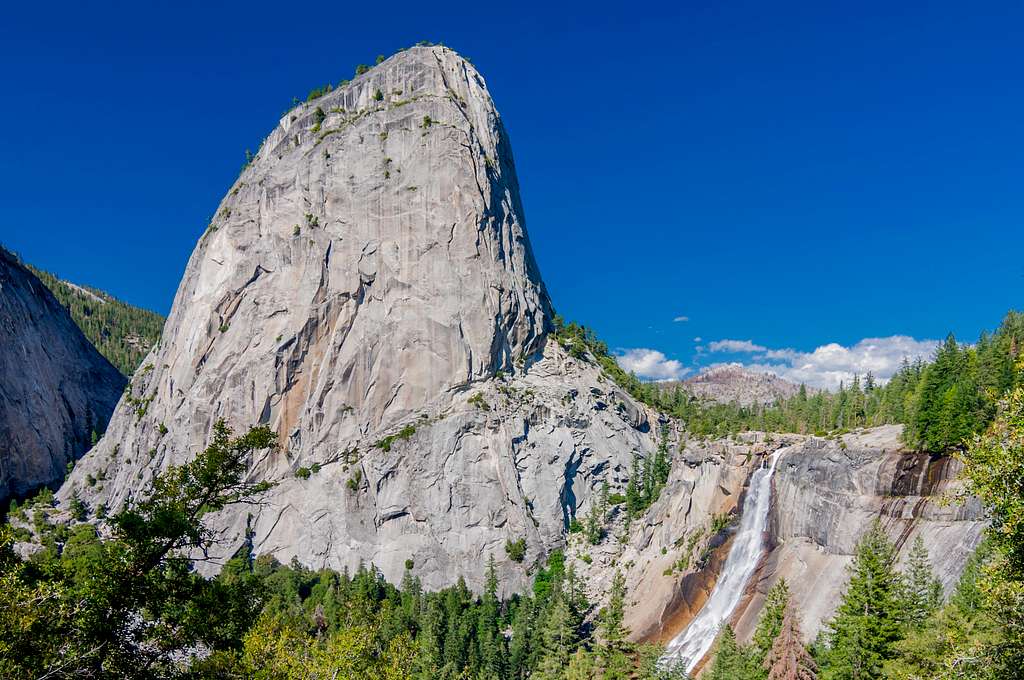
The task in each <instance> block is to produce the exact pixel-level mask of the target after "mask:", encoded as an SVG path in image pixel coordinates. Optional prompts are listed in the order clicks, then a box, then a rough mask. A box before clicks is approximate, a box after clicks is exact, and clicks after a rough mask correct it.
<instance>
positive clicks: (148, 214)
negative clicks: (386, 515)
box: [0, 2, 1024, 384]
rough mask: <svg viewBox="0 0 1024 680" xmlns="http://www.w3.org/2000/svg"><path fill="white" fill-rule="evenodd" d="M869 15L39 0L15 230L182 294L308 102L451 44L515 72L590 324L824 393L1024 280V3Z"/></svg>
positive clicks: (2, 110)
mask: <svg viewBox="0 0 1024 680" xmlns="http://www.w3.org/2000/svg"><path fill="white" fill-rule="evenodd" d="M143 4H144V5H145V7H140V6H139V5H143ZM841 5H842V3H809V2H808V3H785V2H775V3H749V2H729V3H710V2H703V3H671V4H669V3H666V4H665V5H659V4H638V3H628V4H626V3H622V4H620V5H618V6H616V7H608V8H600V7H599V6H598V5H596V4H594V3H586V4H579V5H574V4H573V3H550V2H548V3H543V4H536V5H530V4H529V3H525V4H524V3H515V4H513V3H472V4H466V5H464V6H461V7H459V6H456V4H455V3H422V2H420V3H411V4H408V5H403V4H401V3H394V2H391V3H387V5H386V11H384V12H381V9H382V8H383V7H384V5H381V4H380V3H345V4H340V3H313V4H309V3H305V4H301V3H300V4H292V5H287V4H285V5H282V4H280V3H274V4H266V5H261V4H260V3H254V2H249V3H244V4H243V3H237V4H228V3H187V2H186V3H137V4H136V3H90V4H89V5H88V7H86V6H85V4H84V3H66V4H65V3H61V2H56V3H50V4H46V5H40V7H41V9H33V8H30V7H28V3H17V4H16V5H13V6H11V7H8V8H5V13H4V14H5V16H4V21H3V22H2V24H0V78H2V82H3V84H4V87H3V88H2V90H3V91H2V94H0V97H2V98H3V101H2V102H0V104H2V106H0V124H2V125H3V127H4V129H5V131H6V132H5V135H4V144H3V148H2V150H0V186H2V187H3V197H4V201H3V206H4V210H3V213H2V214H0V242H3V243H4V244H6V245H7V246H8V247H10V248H12V249H14V250H16V251H18V252H19V253H20V254H21V255H22V256H23V257H24V258H25V259H26V260H28V261H30V262H32V263H34V264H37V265H39V266H41V267H44V268H46V269H49V270H52V271H55V272H56V273H58V274H60V275H61V276H63V277H65V278H68V279H70V280H73V281H75V282H80V283H86V284H91V285H95V286H98V287H100V288H103V289H106V290H108V291H110V292H111V293H113V294H115V295H117V296H119V297H121V298H124V299H126V300H128V301H130V302H133V303H135V304H139V305H142V306H146V307H150V308H153V309H156V310H158V311H161V312H166V311H167V310H168V308H169V306H170V303H171V300H172V297H173V294H174V291H175V289H176V287H177V284H178V280H179V277H180V275H181V272H182V270H183V267H184V265H185V261H186V259H187V257H188V255H189V253H190V252H191V250H192V248H193V246H194V245H195V242H196V239H197V238H198V236H199V235H200V233H201V232H202V230H203V228H204V227H205V225H206V224H207V221H208V219H209V216H210V215H211V214H212V213H213V211H214V209H215V206H216V204H217V203H218V201H219V200H220V198H221V196H222V194H223V193H224V192H225V191H226V190H227V188H228V187H229V185H230V183H231V182H232V180H233V179H234V177H235V176H236V175H237V172H238V170H239V167H240V165H241V163H242V161H243V157H244V151H245V149H246V148H251V149H255V148H256V147H257V146H258V145H259V143H260V140H261V139H262V138H263V136H265V135H266V134H267V133H268V132H269V131H270V130H271V129H272V127H273V126H274V124H275V122H276V121H277V119H278V117H279V115H280V114H281V112H282V111H283V110H284V109H285V108H287V107H288V105H289V102H290V101H291V98H292V97H293V96H299V97H302V96H304V95H305V93H306V92H307V91H308V90H309V89H311V88H312V87H314V86H317V85H321V84H323V83H325V82H328V81H330V82H337V81H339V80H341V79H342V78H348V77H351V73H352V70H353V68H354V66H355V65H356V64H358V63H361V62H365V63H372V61H373V58H374V57H375V56H376V55H377V54H385V55H387V54H390V53H392V52H393V51H394V50H395V49H396V48H398V47H401V46H406V45H410V44H412V43H414V42H416V41H418V40H422V39H427V40H432V41H440V42H444V43H445V44H447V45H449V46H451V47H454V48H455V49H457V50H459V51H460V52H462V53H463V54H465V55H466V56H469V57H471V58H472V59H473V61H474V63H475V64H476V65H477V67H478V68H479V69H480V70H481V71H482V73H483V74H484V76H485V77H486V79H487V81H488V85H489V87H490V90H491V92H492V94H493V95H494V97H495V100H496V102H497V105H498V107H499V110H500V111H501V113H502V116H503V118H504V120H505V124H506V126H507V128H508V129H509V132H510V134H511V137H512V143H513V148H514V150H515V155H516V162H517V168H518V170H519V174H520V182H521V185H522V189H523V199H524V203H525V208H526V218H527V225H528V229H529V231H530V236H531V239H532V241H533V246H534V250H535V252H536V255H537V258H538V260H539V262H540V265H541V270H542V272H543V275H544V278H545V281H546V283H547V285H548V288H549V289H550V292H551V294H552V297H553V299H554V301H555V304H556V307H557V308H558V310H559V311H560V312H561V313H562V314H564V315H565V316H566V317H568V318H571V319H576V320H578V321H581V322H583V323H585V324H587V325H589V326H592V327H593V328H594V329H595V330H596V331H597V332H598V334H599V335H600V336H601V337H603V338H604V339H606V340H607V342H608V344H609V345H610V346H611V347H613V348H616V349H617V350H618V351H620V352H622V353H625V356H626V357H627V359H625V360H624V361H626V362H627V363H628V362H629V361H631V360H632V359H629V357H633V359H635V361H634V363H633V364H632V366H633V367H635V368H637V369H638V370H640V371H641V372H646V374H647V375H649V376H650V377H654V378H658V377H673V376H678V375H683V374H684V373H685V372H686V371H688V370H692V369H693V367H694V366H695V365H706V364H709V363H714V362H717V361H731V360H741V361H744V362H746V363H750V364H754V365H758V366H769V365H774V366H777V367H781V368H780V369H779V370H780V372H782V373H784V374H787V375H790V376H791V377H795V378H799V379H809V380H810V381H811V382H814V381H818V382H821V383H822V384H825V383H827V382H828V381H830V380H831V378H828V379H826V378H824V377H822V376H825V375H826V374H828V373H829V371H833V369H836V367H837V366H847V369H843V370H848V371H861V370H863V369H864V367H869V366H873V365H876V364H878V362H879V361H881V362H882V363H885V362H886V361H888V362H889V363H891V362H892V361H895V359H893V357H894V356H896V355H897V354H899V353H900V352H901V351H905V350H907V348H911V349H914V350H915V351H918V350H920V347H923V346H924V345H921V346H919V345H914V344H908V343H911V342H912V340H911V339H917V340H919V341H920V340H926V339H929V338H940V337H943V336H944V335H945V334H946V333H947V332H949V331H954V332H955V333H956V334H957V335H958V336H960V337H962V338H964V339H974V338H975V337H976V336H977V334H978V332H979V331H980V330H981V329H982V328H986V327H992V326H994V325H995V324H996V323H998V321H999V319H1000V318H1001V316H1002V314H1003V313H1004V312H1005V311H1006V310H1007V309H1009V308H1012V307H1020V306H1021V300H1022V293H1024V258H1022V256H1021V254H1022V245H1024V237H1022V234H1024V229H1022V218H1024V191H1022V178H1024V125H1022V121H1024V87H1022V85H1024V82H1022V81H1024V68H1022V67H1024V63H1022V62H1024V58H1022V50H1021V49H1020V31H1019V28H1020V27H1021V26H1022V25H1024V6H1022V5H1021V4H1020V3H971V4H970V5H968V4H965V3H935V2H931V3H920V4H918V3H890V2H886V3H871V2H867V3H857V4H849V3H846V5H845V6H841ZM677 317H687V320H686V321H674V319H676V318H677ZM891 336H906V339H905V340H899V341H894V340H892V339H891ZM695 338H701V340H699V341H698V340H695ZM865 338H869V339H870V338H881V339H883V340H884V342H873V341H869V342H868V343H867V344H864V343H863V342H862V341H863V340H864V339H865ZM727 340H731V341H749V342H750V345H747V346H740V345H734V344H729V343H725V344H718V345H714V347H716V348H718V349H719V350H720V351H716V352H712V351H711V348H712V347H713V346H712V345H711V344H710V343H712V342H717V343H723V341H727ZM830 343H835V345H834V346H833V345H831V344H830ZM858 343H861V344H860V345H858ZM753 347H758V348H762V349H755V350H753V351H746V350H748V349H751V348H753ZM837 347H838V348H839V350H836V349H835V348H837ZM858 347H860V349H858ZM699 348H700V349H699ZM823 348H824V351H823V352H821V351H816V350H820V349H823ZM900 348H903V349H902V350H901V349H900ZM738 349H739V350H741V351H737V350H738ZM630 350H633V353H632V354H630V353H629V351H630ZM640 350H645V351H646V352H647V353H641V354H637V352H638V351H640ZM840 350H842V351H840ZM921 351H923V350H921ZM652 352H653V353H660V354H657V355H655V354H651V353H652ZM844 352H845V354H844ZM883 358H884V359H885V361H882V359H883ZM876 360H877V361H876ZM890 360H891V361H890ZM873 361H875V362H876V363H872V362H873ZM673 362H675V363H673ZM878 365H881V364H878ZM886 365H888V364H886ZM802 367H803V368H804V369H806V371H809V372H810V373H808V374H807V375H811V378H806V377H801V376H802V375H803V374H800V373H799V372H800V370H801V368H802ZM858 367H859V368H858ZM819 369H820V370H819ZM833 372H834V371H833ZM876 372H878V371H876Z"/></svg>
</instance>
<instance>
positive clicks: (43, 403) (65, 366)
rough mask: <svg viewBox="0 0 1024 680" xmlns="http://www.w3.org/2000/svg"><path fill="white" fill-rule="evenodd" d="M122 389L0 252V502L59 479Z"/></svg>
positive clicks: (40, 288)
mask: <svg viewBox="0 0 1024 680" xmlns="http://www.w3.org/2000/svg"><path fill="white" fill-rule="evenodd" d="M123 388H124V378H123V377H122V376H121V374H120V373H118V371H117V369H115V368H114V367H113V366H111V365H110V363H109V362H108V361H107V360H106V359H104V358H103V357H102V356H100V354H99V352H97V351H96V349H95V348H94V347H93V346H92V345H91V344H90V343H89V341H88V340H87V339H86V338H85V336H84V335H82V332H81V331H80V330H79V329H78V326H76V325H75V323H74V321H72V320H71V317H70V316H69V315H68V313H67V311H66V310H65V309H64V308H63V307H61V305H60V303H58V302H57V300H56V298H54V297H53V295H52V294H51V293H50V291H49V290H47V288H46V286H44V285H43V284H42V282H41V281H39V279H37V278H36V277H35V276H34V275H33V274H32V273H31V272H30V271H28V269H27V268H25V267H24V266H22V265H21V263H19V262H18V261H17V259H16V258H15V257H14V256H13V255H11V254H10V253H8V252H7V251H6V250H4V249H2V248H0V502H2V501H4V500H5V499H6V498H7V497H8V496H10V495H22V494H26V493H28V492H29V491H31V490H32V489H35V488H36V487H39V486H42V485H45V484H53V483H54V482H56V481H58V480H60V479H62V478H63V477H64V472H65V468H66V466H67V464H68V463H69V462H70V461H72V460H74V459H75V458H77V457H78V456H80V455H81V454H82V453H83V452H84V451H85V450H86V449H87V448H88V447H89V444H90V440H91V437H92V433H93V431H94V430H95V431H98V432H102V431H103V428H104V426H105V425H106V423H107V420H109V418H110V414H111V413H112V412H113V410H114V405H115V404H116V403H117V400H118V398H119V397H120V396H121V392H122V390H123Z"/></svg>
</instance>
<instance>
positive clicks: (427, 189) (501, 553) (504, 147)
mask: <svg viewBox="0 0 1024 680" xmlns="http://www.w3.org/2000/svg"><path fill="white" fill-rule="evenodd" d="M551 318H552V315H551V309H550V302H549V300H548V297H547V294H546V292H545V290H544V286H543V283H542V281H541V278H540V275H539V273H538V271H537V267H536V264H535V262H534V258H533V255H532V253H531V250H530V245H529V241H528V238H527V235H526V230H525V226H524V221H523V213H522V206H521V204H520V197H519V188H518V183H517V179H516V175H515V167H514V163H513V159H512V154H511V150H510V146H509V141H508V137H507V135H506V133H505V130H504V128H503V126H502V124H501V120H500V118H499V116H498V114H497V112H496V110H495V108H494V105H493V102H492V101H491V98H490V96H489V94H488V92H487V89H486V86H485V84H484V81H483V78H482V77H481V76H480V74H479V73H477V71H476V70H475V69H474V68H473V66H472V65H470V64H469V63H468V62H467V61H465V60H464V59H462V58H461V57H459V56H458V55H456V54H455V53H454V52H452V51H451V50H449V49H446V48H442V47H422V48H413V49H410V50H407V51H404V52H402V53H400V54H398V55H396V56H394V57H392V58H391V59H388V60H387V61H385V62H384V63H382V64H380V65H379V66H377V67H376V68H374V69H371V70H370V71H369V72H368V73H366V74H364V75H362V76H359V77H358V78H356V79H355V80H354V81H352V82H351V83H350V84H348V85H346V86H344V87H342V88H340V89H337V90H335V91H333V92H331V93H329V94H327V95H325V96H323V97H321V98H319V99H317V100H316V101H314V102H311V103H308V104H303V105H300V106H299V107H298V108H296V109H294V110H293V111H291V112H289V113H288V114H286V115H285V116H284V117H283V118H282V119H281V121H280V122H279V124H278V126H277V127H276V128H275V130H274V131H273V132H272V133H271V134H270V135H269V136H268V137H267V139H266V140H265V141H264V143H263V145H262V147H261V149H260V151H259V153H258V154H257V155H256V157H255V158H254V159H253V161H252V163H251V164H250V165H249V166H248V167H247V168H246V169H245V170H244V171H243V172H242V174H241V176H240V177H239V178H238V180H237V182H236V183H235V185H234V186H233V187H232V188H231V190H230V192H229V193H228V195H227V196H226V197H225V198H224V200H223V202H222V204H221V205H220V207H219V209H218V212H217V215H216V217H215V218H214V220H213V222H212V224H211V225H210V228H209V230H208V231H207V233H206V234H205V235H204V236H203V237H202V239H201V240H200V242H199V243H198V245H197V246H196V249H195V251H194V253H193V254H192V257H191V259H190V260H189V263H188V266H187V268H186V271H185V274H184V278H183V280H182V282H181V285H180V287H179V289H178V292H177V295H176V297H175V301H174V305H173V308H172V310H171V313H170V316H169V317H168V319H167V323H166V326H165V328H164V332H163V335H162V341H161V342H160V343H159V345H158V346H157V348H156V349H154V351H153V352H152V353H151V354H150V356H149V357H148V358H147V360H146V361H145V362H144V366H143V368H142V369H140V370H139V371H138V372H136V374H135V377H134V378H133V381H132V385H131V389H130V392H129V393H128V394H127V395H126V397H125V398H124V399H123V400H122V402H121V404H120V405H119V407H118V409H117V412H116V414H115V415H114V418H113V420H112V422H111V424H110V427H109V429H108V431H107V435H106V436H105V437H104V438H103V440H102V441H101V442H100V443H99V445H98V446H97V447H96V448H95V449H94V450H93V451H92V452H91V453H90V454H89V456H88V457H87V459H86V460H85V461H83V464H82V465H80V466H79V469H76V472H75V474H74V475H73V476H72V477H71V479H70V480H69V481H68V483H67V484H66V485H65V487H64V489H63V490H62V492H61V494H60V498H62V499H67V498H68V497H69V495H70V494H71V493H73V492H78V493H80V494H81V495H82V497H83V499H84V500H85V501H86V502H88V503H91V504H93V505H96V504H99V503H101V502H103V503H106V504H107V505H108V507H110V508H116V507H117V506H118V505H120V504H122V503H123V502H125V501H126V500H127V499H129V498H132V497H135V496H137V494H139V493H140V491H142V490H144V489H145V488H146V485H147V484H148V482H149V480H150V479H151V478H152V476H153V475H154V474H155V473H157V472H158V471H159V470H161V469H164V468H165V467H166V466H168V465H171V464H176V463H181V462H182V461H184V460H186V459H187V458H188V457H190V456H192V455H194V453H195V452H196V451H197V450H199V449H201V448H202V447H203V446H204V445H205V444H206V442H207V441H208V438H209V435H210V432H211V428H212V426H213V424H214V422H215V421H217V420H218V419H224V420H226V421H227V423H228V424H229V425H231V426H232V427H233V428H235V429H236V430H241V429H244V428H247V427H249V426H251V425H255V424H265V425H268V426H269V427H271V428H273V429H274V430H275V431H276V432H277V433H278V435H279V442H280V447H279V449H278V450H277V451H270V452H265V453H264V454H262V455H260V456H258V457H257V458H256V459H255V460H253V461H252V465H251V474H252V476H253V477H258V478H260V479H266V480H271V481H274V482H277V486H276V487H275V488H274V490H273V491H272V492H271V493H269V494H268V495H267V497H266V502H265V504H264V505H263V506H261V507H259V508H255V509H253V508H241V509H234V510H231V511H229V512H225V513H222V514H221V515H219V516H217V517H214V518H212V519H211V521H212V522H213V523H214V524H216V526H217V528H219V529H223V530H224V532H225V533H224V535H225V539H226V540H225V543H224V545H223V546H222V550H223V554H222V555H221V556H222V557H223V556H224V555H227V554H230V552H232V551H233V550H234V549H235V548H236V547H237V546H238V545H239V544H240V543H241V542H242V540H243V538H244V536H245V535H246V534H247V533H248V534H250V535H251V536H252V542H253V545H254V548H255V550H256V551H257V552H260V553H272V554H274V555H276V556H277V557H278V558H280V559H281V560H283V561H288V560H290V559H291V558H292V557H296V558H298V559H299V560H300V561H301V562H304V563H305V564H307V565H310V566H314V567H321V566H326V567H333V568H337V569H341V568H343V567H346V566H347V567H355V566H356V564H357V563H358V562H359V561H366V562H373V563H375V564H376V565H377V566H378V567H380V568H381V569H382V570H383V572H384V574H385V575H386V576H387V577H388V578H391V579H398V578H400V576H401V573H402V570H403V569H404V565H405V563H406V560H412V561H413V563H414V564H415V571H416V573H417V575H419V576H420V577H421V578H422V579H423V582H424V585H425V586H427V587H430V588H436V587H440V586H444V585H447V584H450V583H452V582H454V581H455V580H456V579H457V578H458V577H459V576H460V575H465V576H466V577H467V579H468V581H469V582H470V584H471V585H480V584H481V583H482V574H483V566H484V564H485V562H486V560H487V557H488V556H490V555H494V556H495V557H496V558H497V559H498V561H499V565H500V567H501V570H502V572H503V574H502V575H503V577H504V579H505V580H506V582H508V583H510V584H512V585H513V586H518V585H521V584H522V583H524V582H525V579H526V570H527V569H528V568H529V566H530V561H532V560H534V559H537V558H538V557H540V556H541V555H542V554H544V553H546V552H547V551H548V550H550V549H552V548H554V547H556V546H558V545H561V543H562V541H563V537H564V535H565V530H566V527H567V525H568V523H569V521H570V519H571V518H572V516H573V515H574V513H575V512H576V509H577V508H578V507H581V506H584V505H586V504H587V503H588V502H589V501H590V499H591V497H592V495H593V494H594V490H595V488H598V487H599V486H600V484H601V482H603V481H608V482H609V484H611V485H612V487H613V489H621V488H622V485H623V484H624V475H625V473H626V472H627V471H628V469H629V466H630V463H631V461H632V458H633V456H634V455H636V454H638V453H639V454H643V453H647V452H650V451H652V450H653V449H654V448H655V446H656V437H657V427H654V426H652V424H651V423H652V422H654V420H653V419H654V416H653V414H650V413H648V412H647V411H646V409H644V408H643V407H641V406H640V405H638V404H636V403H634V402H633V400H632V399H630V398H629V397H628V396H626V395H625V394H623V393H621V392H620V391H618V390H617V389H615V387H614V385H613V384H611V382H610V381H608V380H606V379H605V378H604V377H603V376H602V374H601V372H600V371H599V370H598V369H597V368H596V367H595V366H594V365H592V364H590V363H588V362H586V361H577V360H575V359H573V358H571V357H569V356H568V355H567V354H566V352H564V351H563V350H562V349H561V348H560V347H559V346H558V345H557V343H555V342H553V341H551V340H550V339H549V337H548V335H547V332H548V330H549V328H550V327H551ZM101 473H102V474H101ZM89 474H92V475H93V476H94V477H95V478H103V479H106V480H107V481H105V482H103V483H102V484H97V485H95V486H92V487H90V486H87V485H85V484H84V483H83V481H84V480H85V479H86V478H87V475H89ZM517 539H525V540H526V541H527V545H528V550H527V561H526V562H524V563H523V564H519V563H515V562H512V561H511V560H509V559H508V558H507V557H506V554H505V550H504V545H505V543H506V541H508V540H517Z"/></svg>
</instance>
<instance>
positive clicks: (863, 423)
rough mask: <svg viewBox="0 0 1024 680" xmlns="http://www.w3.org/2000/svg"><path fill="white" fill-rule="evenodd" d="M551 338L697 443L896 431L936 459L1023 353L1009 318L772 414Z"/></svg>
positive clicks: (981, 415) (958, 440)
mask: <svg viewBox="0 0 1024 680" xmlns="http://www.w3.org/2000/svg"><path fill="white" fill-rule="evenodd" d="M554 336H555V338H556V339H557V340H558V342H559V343H560V344H561V345H562V346H563V347H564V348H565V349H566V350H567V351H568V352H569V353H570V354H571V355H573V356H575V357H577V358H585V357H587V356H588V355H589V356H591V357H593V359H594V360H595V361H596V362H597V363H598V364H599V365H600V366H601V367H602V368H603V369H604V371H605V373H606V374H607V375H608V376H609V377H610V378H612V379H613V380H614V381H615V382H616V383H617V384H618V385H619V386H621V387H622V388H623V389H625V390H626V391H627V392H629V393H630V394H631V395H632V396H633V397H635V398H636V399H638V400H639V401H641V402H643V403H645V404H647V405H648V406H650V407H652V408H654V409H656V410H658V411H661V412H663V413H667V414H669V415H672V416H674V417H676V418H679V419H680V421H682V423H683V425H684V426H685V428H686V430H687V431H688V432H689V433H690V434H692V435H694V436H698V437H722V436H728V435H731V434H735V433H738V432H744V431H749V430H759V431H764V432H797V433H810V434H817V435H834V434H841V433H843V432H846V431H848V430H852V429H855V428H859V427H872V426H876V425H886V424H892V423H903V424H905V425H906V428H905V429H904V438H905V441H906V444H907V445H908V446H909V447H911V448H914V449H920V450H926V451H944V450H946V449H950V448H954V447H959V446H962V445H963V442H964V441H965V440H966V439H968V438H970V437H971V436H973V435H975V434H977V433H979V432H981V431H983V430H984V429H985V427H986V426H987V425H988V424H989V423H991V422H992V418H993V417H994V415H995V413H996V405H997V403H998V400H999V398H1000V397H1001V396H1002V395H1003V394H1004V393H1005V392H1006V391H1007V390H1009V389H1011V388H1012V387H1014V386H1016V384H1018V383H1017V378H1015V377H1014V376H1015V373H1014V363H1015V361H1016V360H1017V358H1018V357H1019V355H1020V352H1021V349H1022V348H1024V314H1022V313H1020V312H1015V311H1011V312H1009V313H1008V314H1007V315H1006V317H1005V318H1004V319H1003V322H1002V324H1001V325H1000V326H999V328H998V329H997V330H996V331H995V332H993V333H988V332H985V333H982V335H981V337H980V338H979V339H978V342H977V343H976V344H975V345H967V344H961V343H959V342H957V340H956V338H955V337H953V335H952V334H950V335H949V336H948V337H947V338H946V340H945V342H943V343H942V344H941V345H939V347H938V348H937V350H936V352H935V356H934V357H933V358H932V360H931V361H927V362H925V361H921V360H918V361H915V362H909V361H904V363H903V365H902V367H901V368H900V369H899V370H898V371H897V372H896V374H895V375H894V376H893V377H892V378H891V379H890V380H889V381H888V382H887V383H885V384H884V385H883V384H879V383H878V382H877V381H876V379H875V377H874V376H872V375H871V374H870V373H868V374H867V375H865V376H864V377H863V378H861V377H859V376H857V377H855V378H854V379H853V381H852V382H851V383H850V384H849V385H846V384H844V385H842V386H841V387H840V388H839V390H837V391H835V392H826V391H820V392H815V393H813V394H809V393H808V390H807V389H806V388H805V387H803V386H801V389H800V391H799V392H798V393H797V394H796V395H794V396H792V397H789V398H787V399H782V400H779V401H778V402H776V403H774V404H770V405H762V404H754V405H751V406H741V405H739V404H737V403H729V404H720V403H716V402H712V401H710V400H708V399H704V398H700V397H697V396H695V395H693V394H692V393H690V392H688V391H687V390H686V389H685V388H682V387H680V386H678V385H676V386H675V387H673V388H672V389H665V388H664V387H662V386H661V385H659V384H658V383H656V382H644V381H642V380H640V379H639V378H637V377H636V376H635V375H633V374H630V373H627V372H626V371H624V370H623V369H622V367H620V366H619V364H618V363H617V362H616V360H615V357H614V356H613V355H611V354H610V353H609V351H608V346H607V345H606V344H605V343H604V342H602V341H601V340H599V339H598V338H597V336H596V335H595V334H594V332H593V331H591V330H590V329H588V328H586V327H584V326H580V325H578V324H575V323H568V324H567V323H565V322H564V320H563V319H562V318H561V317H556V320H555V333H554Z"/></svg>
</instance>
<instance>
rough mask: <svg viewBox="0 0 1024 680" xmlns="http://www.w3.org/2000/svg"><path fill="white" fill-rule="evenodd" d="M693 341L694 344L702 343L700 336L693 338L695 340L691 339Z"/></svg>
mask: <svg viewBox="0 0 1024 680" xmlns="http://www.w3.org/2000/svg"><path fill="white" fill-rule="evenodd" d="M693 341H694V342H702V341H703V338H701V337H700V336H699V335H698V336H697V337H695V338H694V339H693Z"/></svg>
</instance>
